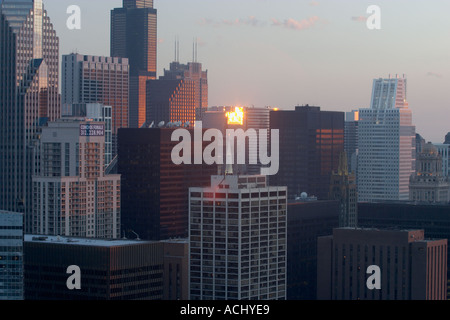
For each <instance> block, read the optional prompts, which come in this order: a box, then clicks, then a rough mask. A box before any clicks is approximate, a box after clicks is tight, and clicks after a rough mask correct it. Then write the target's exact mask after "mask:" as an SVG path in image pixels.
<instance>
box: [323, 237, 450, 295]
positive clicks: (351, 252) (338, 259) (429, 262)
mask: <svg viewBox="0 0 450 320" xmlns="http://www.w3.org/2000/svg"><path fill="white" fill-rule="evenodd" d="M318 251H319V258H318V261H317V277H318V278H317V279H318V291H317V298H318V299H319V300H446V291H447V279H446V273H447V239H436V240H431V239H427V238H425V233H424V230H380V229H360V228H337V229H334V230H333V234H332V235H330V236H326V237H320V238H319V240H318ZM369 267H378V268H379V271H380V273H379V283H378V284H379V286H378V287H375V288H371V287H369V285H368V282H369V280H370V279H369V277H370V276H371V275H374V273H373V271H371V268H369ZM376 276H377V275H376V274H375V277H376Z"/></svg>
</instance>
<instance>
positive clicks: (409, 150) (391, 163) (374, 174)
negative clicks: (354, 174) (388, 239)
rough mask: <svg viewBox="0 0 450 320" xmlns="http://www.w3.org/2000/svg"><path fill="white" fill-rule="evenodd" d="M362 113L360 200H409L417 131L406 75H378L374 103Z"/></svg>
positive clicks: (360, 131)
mask: <svg viewBox="0 0 450 320" xmlns="http://www.w3.org/2000/svg"><path fill="white" fill-rule="evenodd" d="M359 115H360V119H359V133H358V136H359V156H358V197H359V201H380V200H381V201H382V200H408V199H409V178H410V176H411V174H413V173H414V171H415V166H416V165H415V159H414V158H415V145H416V142H415V137H416V133H415V127H414V125H413V123H412V112H411V110H410V109H409V108H408V103H407V102H406V79H404V78H389V79H375V80H374V81H373V93H372V102H371V107H370V108H368V109H360V111H359Z"/></svg>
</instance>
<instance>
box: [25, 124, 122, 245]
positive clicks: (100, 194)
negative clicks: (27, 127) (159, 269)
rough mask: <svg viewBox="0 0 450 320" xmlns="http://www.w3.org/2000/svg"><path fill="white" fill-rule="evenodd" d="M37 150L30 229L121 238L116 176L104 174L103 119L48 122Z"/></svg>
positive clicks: (42, 232) (60, 233)
mask: <svg viewBox="0 0 450 320" xmlns="http://www.w3.org/2000/svg"><path fill="white" fill-rule="evenodd" d="M39 150H40V154H39V156H38V157H39V158H40V170H39V174H38V175H36V176H34V177H33V234H40V235H54V236H58V235H60V236H68V237H88V238H107V239H114V238H119V237H120V236H121V234H120V175H117V174H105V163H104V152H105V124H104V122H95V121H86V120H79V119H60V120H58V121H55V122H49V124H48V126H47V127H44V128H43V129H42V136H41V139H40V144H39Z"/></svg>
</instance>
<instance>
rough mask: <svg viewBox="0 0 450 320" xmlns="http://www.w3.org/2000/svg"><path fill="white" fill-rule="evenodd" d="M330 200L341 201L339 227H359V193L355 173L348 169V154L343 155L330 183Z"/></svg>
mask: <svg viewBox="0 0 450 320" xmlns="http://www.w3.org/2000/svg"><path fill="white" fill-rule="evenodd" d="M329 198H330V200H337V201H339V207H340V210H339V211H340V212H339V226H340V227H353V228H356V227H357V226H358V193H357V186H356V176H355V173H350V172H349V171H348V167H347V157H346V153H345V152H343V153H342V154H341V159H340V161H339V169H338V170H337V171H333V173H332V175H331V183H330V196H329Z"/></svg>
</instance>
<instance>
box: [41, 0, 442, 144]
mask: <svg viewBox="0 0 450 320" xmlns="http://www.w3.org/2000/svg"><path fill="white" fill-rule="evenodd" d="M121 3H122V1H121V0H108V1H106V0H98V1H95V3H94V2H92V1H91V2H88V1H86V0H77V1H75V3H74V1H69V0H46V1H45V3H44V5H45V7H46V9H47V10H48V11H49V15H50V16H51V17H52V21H53V23H54V25H55V29H56V30H57V33H58V36H59V37H60V38H61V54H68V53H71V52H74V51H76V52H79V53H81V54H90V55H104V56H108V55H109V43H110V42H109V40H110V39H109V38H110V37H109V27H110V10H111V9H113V8H115V7H120V6H121ZM72 4H76V5H78V6H80V8H81V11H82V12H81V13H82V16H81V17H82V20H81V30H69V29H68V28H67V27H66V20H67V18H68V17H69V15H68V14H67V13H66V9H67V7H68V6H70V5H72ZM372 4H375V5H378V6H379V7H380V8H381V30H369V29H368V28H367V27H366V23H365V21H364V19H365V17H368V16H369V15H370V14H368V13H367V12H366V10H367V8H368V6H369V5H372ZM154 7H155V9H157V10H158V62H157V66H158V67H157V70H158V76H159V75H162V74H163V70H164V68H168V66H169V64H170V62H172V61H173V60H175V54H174V51H175V39H176V38H178V39H179V41H180V62H182V63H186V62H189V61H192V60H193V53H192V47H193V42H194V40H195V39H197V42H198V54H197V55H198V61H199V62H201V63H202V64H203V66H204V68H205V69H206V70H208V72H209V82H210V85H209V87H210V88H209V91H210V93H209V96H210V98H209V100H210V101H209V102H210V103H209V105H210V106H214V105H247V106H251V105H254V106H256V107H264V106H273V107H278V108H280V109H292V108H293V107H294V106H296V105H302V104H310V105H319V106H321V107H322V108H323V109H324V110H330V111H346V112H348V111H351V110H352V109H357V108H366V107H368V106H369V105H370V94H371V84H372V81H373V79H375V78H386V77H388V76H389V75H391V76H393V77H395V75H396V74H398V75H399V76H402V75H403V74H405V75H406V77H407V78H408V83H409V91H408V102H409V104H410V107H411V110H412V112H413V117H414V118H413V121H414V122H415V124H416V126H417V132H418V133H420V134H421V135H422V136H423V137H424V138H425V139H426V140H427V141H432V142H434V143H442V142H443V140H444V137H445V134H446V133H447V132H448V131H450V130H448V129H446V128H445V125H446V118H445V116H446V115H447V113H446V112H447V107H448V106H449V105H450V101H449V98H448V97H447V92H446V88H447V87H448V86H449V85H450V81H449V79H450V77H449V76H448V75H449V74H450V73H449V72H450V67H449V66H450V64H448V65H446V62H448V60H449V57H450V55H448V53H450V46H448V45H447V44H446V39H447V38H448V35H449V32H450V31H449V30H450V22H449V21H447V19H446V12H448V9H450V3H444V2H443V1H437V0H432V1H431V2H429V1H428V2H427V3H425V2H423V1H406V0H401V1H395V3H392V1H386V0H378V1H375V2H374V1H366V0H360V1H358V2H357V3H355V2H354V1H349V0H344V1H339V3H336V2H335V1H330V0H318V1H312V0H299V1H292V0H282V1H281V2H280V1H274V0H248V1H245V2H244V3H240V2H238V1H235V0H232V1H224V0H210V1H200V0H194V1H190V2H186V1H181V0H170V1H160V0H155V1H154ZM419 44H420V45H419ZM237 75H239V76H237ZM344 77H345V80H346V81H342V79H343V78H344Z"/></svg>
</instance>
